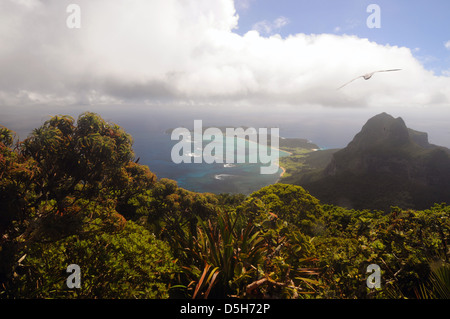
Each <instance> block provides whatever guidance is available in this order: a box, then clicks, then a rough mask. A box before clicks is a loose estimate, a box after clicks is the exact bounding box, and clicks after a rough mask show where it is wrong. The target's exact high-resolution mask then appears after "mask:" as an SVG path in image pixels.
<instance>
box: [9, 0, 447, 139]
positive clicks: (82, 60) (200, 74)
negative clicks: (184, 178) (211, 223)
mask: <svg viewBox="0 0 450 319" xmlns="http://www.w3.org/2000/svg"><path fill="white" fill-rule="evenodd" d="M70 4H76V5H77V6H78V8H80V12H79V16H78V15H75V13H77V12H75V11H71V10H69V12H68V11H67V9H68V6H69V5H70ZM371 4H376V5H377V8H378V9H379V10H376V11H370V12H368V10H367V9H368V7H369V5H371ZM448 12H450V2H449V1H448V0H431V1H418V0H409V1H406V0H389V1H388V0H371V1H360V0H358V1H356V0H333V1H331V0H328V1H325V0H317V1H304V0H278V1H274V0H234V1H233V0H96V1H89V0H70V1H69V0H1V1H0V74H1V77H0V116H3V118H6V117H9V118H10V117H13V114H14V113H15V112H20V110H24V108H25V107H28V108H31V109H32V110H33V112H31V113H27V112H25V113H27V114H29V116H32V115H31V114H32V113H33V114H34V112H36V113H37V112H39V110H41V109H43V108H44V107H47V106H55V107H58V110H60V111H59V113H64V110H66V109H73V108H77V107H79V108H80V110H83V111H84V110H85V109H86V108H95V107H99V106H101V107H105V106H106V107H107V106H109V105H115V106H121V107H123V108H131V107H135V106H139V107H141V108H145V109H147V110H151V109H152V108H153V109H161V108H162V109H164V108H167V109H172V108H178V109H179V110H181V111H182V112H189V110H191V109H197V110H198V109H199V110H202V109H203V110H205V112H206V111H208V112H214V111H215V110H218V111H219V110H223V109H224V108H226V109H227V110H230V111H232V112H253V114H256V115H257V116H260V117H264V116H267V117H269V116H279V117H280V119H279V120H280V121H282V120H283V119H282V117H283V116H282V115H283V114H286V118H289V119H290V120H292V114H298V116H301V115H302V116H303V118H304V120H305V121H309V124H311V121H314V120H317V119H318V118H327V119H328V122H327V125H324V124H322V125H321V126H322V129H323V127H325V126H329V127H333V129H336V128H338V127H339V125H337V124H336V123H333V122H332V120H333V119H336V118H346V119H348V118H350V119H352V118H354V119H355V123H356V122H358V123H357V125H358V126H361V125H362V123H361V120H362V118H365V120H367V119H368V117H369V116H373V115H375V114H377V113H379V112H382V111H386V112H388V113H391V114H392V115H394V116H402V117H403V118H404V119H407V120H409V122H411V125H409V126H413V127H414V128H419V129H421V128H423V129H424V130H427V131H429V132H430V133H431V134H434V135H433V136H434V137H435V139H436V141H437V142H439V143H440V144H441V145H442V144H445V143H447V144H446V145H448V146H450V142H449V141H450V131H449V129H448V125H447V123H448V119H450V118H449V116H450V33H449V32H448V31H449V30H450V21H449V19H448ZM375 13H376V14H377V16H374V15H373V14H375ZM368 19H370V21H371V22H377V23H379V24H377V26H379V27H375V28H370V27H369V26H368ZM374 19H375V20H374ZM68 22H79V23H80V24H79V28H78V25H76V24H75V27H74V28H73V26H74V25H73V24H70V23H69V24H68ZM393 68H399V69H402V70H401V71H399V72H391V73H377V74H375V75H374V77H373V78H372V79H370V80H368V81H364V80H363V79H358V80H357V81H354V82H352V83H351V84H350V85H348V86H346V87H344V88H343V89H341V90H337V88H338V87H340V86H341V85H342V84H344V83H346V82H348V81H350V80H351V79H354V78H356V77H358V76H360V75H363V74H366V73H369V72H372V71H376V70H384V69H393ZM268 114H272V115H268ZM274 114H275V115H274ZM0 122H1V118H0ZM340 123H341V124H342V125H343V126H348V120H346V121H343V122H340ZM407 124H409V123H407ZM354 125H356V124H354Z"/></svg>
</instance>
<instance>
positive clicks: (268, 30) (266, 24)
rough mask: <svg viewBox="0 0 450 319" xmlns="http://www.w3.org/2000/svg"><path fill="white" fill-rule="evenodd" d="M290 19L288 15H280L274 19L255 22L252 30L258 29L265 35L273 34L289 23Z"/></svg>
mask: <svg viewBox="0 0 450 319" xmlns="http://www.w3.org/2000/svg"><path fill="white" fill-rule="evenodd" d="M289 22H290V21H289V19H288V18H286V17H278V18H276V19H275V20H274V21H272V22H270V21H267V20H263V21H259V22H257V23H255V24H254V25H253V27H252V30H255V31H258V32H259V33H262V34H265V35H272V34H273V33H274V32H277V31H279V30H280V29H281V28H283V27H284V26H286V25H287V24H289Z"/></svg>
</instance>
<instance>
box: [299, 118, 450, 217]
mask: <svg viewBox="0 0 450 319" xmlns="http://www.w3.org/2000/svg"><path fill="white" fill-rule="evenodd" d="M296 184H298V185H301V186H303V187H305V188H306V189H308V190H309V191H310V192H311V194H312V195H314V196H316V197H318V198H319V199H320V200H321V201H323V202H325V203H330V204H336V205H340V206H345V207H348V208H355V209H365V208H369V209H381V210H389V209H390V207H391V206H399V207H401V208H404V209H408V208H411V209H424V208H429V207H431V206H432V205H433V204H434V203H442V202H447V203H450V150H449V149H447V148H445V147H441V146H437V145H433V144H430V143H429V141H428V135H427V133H423V132H418V131H415V130H412V129H410V128H408V127H407V126H406V124H405V122H404V121H403V119H402V118H394V117H392V116H391V115H389V114H386V113H382V114H379V115H377V116H375V117H373V118H371V119H370V120H369V121H367V123H366V124H365V125H364V126H363V128H362V130H361V132H359V133H358V134H357V135H356V136H355V137H354V139H353V140H352V141H351V142H350V143H349V144H348V146H347V147H346V148H344V149H342V150H340V151H337V152H335V153H334V154H333V156H332V157H331V161H330V163H329V164H328V165H327V166H326V167H325V168H324V169H322V170H320V171H318V172H312V173H309V174H305V175H304V176H301V177H300V178H299V179H298V180H297V182H296Z"/></svg>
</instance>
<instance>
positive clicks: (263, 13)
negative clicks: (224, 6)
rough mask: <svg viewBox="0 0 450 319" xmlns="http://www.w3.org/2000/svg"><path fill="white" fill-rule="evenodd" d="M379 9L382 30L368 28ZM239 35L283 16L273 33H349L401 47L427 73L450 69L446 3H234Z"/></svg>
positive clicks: (436, 0) (351, 0)
mask: <svg viewBox="0 0 450 319" xmlns="http://www.w3.org/2000/svg"><path fill="white" fill-rule="evenodd" d="M372 3H373V4H377V5H379V6H380V8H381V28H380V29H369V28H368V27H367V25H366V20H367V18H368V17H369V15H370V13H367V7H368V6H369V5H370V4H372ZM236 10H237V13H238V15H239V29H238V30H236V32H237V33H239V34H241V35H243V34H245V33H246V32H247V31H249V30H251V29H253V28H254V27H255V25H257V24H258V23H261V22H262V21H266V22H267V23H269V24H270V23H272V24H273V23H274V21H276V19H278V18H280V17H284V18H286V20H285V23H283V26H282V27H280V28H276V27H274V30H273V31H272V33H278V34H280V35H281V36H283V37H286V36H289V35H293V34H297V33H305V34H321V33H332V34H338V35H340V34H349V35H356V36H358V37H360V38H368V39H369V40H371V41H375V42H377V43H379V44H382V45H385V44H389V45H392V46H405V47H408V48H410V49H411V50H412V52H413V53H414V55H415V57H416V58H417V59H418V60H419V61H421V62H422V63H423V64H424V66H425V67H426V68H427V69H428V70H432V71H434V72H435V73H436V74H437V75H440V74H441V72H442V71H447V72H448V70H450V48H446V47H445V43H446V42H448V41H450V16H449V14H450V1H448V0H431V1H424V0H396V1H392V0H378V1H374V0H369V1H361V0H333V1H329V0H316V1H308V0H278V1H274V0H237V1H236Z"/></svg>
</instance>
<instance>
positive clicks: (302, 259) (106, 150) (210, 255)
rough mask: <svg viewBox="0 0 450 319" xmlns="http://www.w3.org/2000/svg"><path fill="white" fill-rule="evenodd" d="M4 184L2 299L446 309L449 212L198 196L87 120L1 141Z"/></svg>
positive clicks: (98, 121)
mask: <svg viewBox="0 0 450 319" xmlns="http://www.w3.org/2000/svg"><path fill="white" fill-rule="evenodd" d="M316 153H317V152H316ZM311 154H315V153H311ZM298 156H301V154H298ZM0 177H1V179H0V298H448V289H449V286H448V278H449V277H448V269H449V256H450V251H449V236H450V222H449V214H450V206H446V205H435V206H433V207H431V208H429V209H426V210H422V211H414V210H404V209H400V208H392V209H391V210H390V211H389V212H382V211H372V210H349V209H345V208H342V207H338V206H333V205H324V204H322V203H321V202H319V200H317V199H316V198H315V197H313V196H311V195H310V194H309V193H308V192H307V191H306V190H305V189H303V188H302V187H300V186H294V185H287V184H275V185H271V186H267V187H264V188H262V189H260V190H259V191H257V192H255V193H253V194H251V195H250V196H244V195H231V194H221V195H214V194H199V193H193V192H190V191H187V190H184V189H182V188H179V187H178V186H177V184H176V182H174V181H172V180H168V179H164V178H162V179H158V178H157V177H156V176H155V175H154V174H153V173H152V172H151V171H150V169H149V168H148V167H146V166H143V165H140V164H137V163H135V161H134V154H133V151H132V138H131V136H129V135H128V134H127V133H126V132H124V131H123V130H122V129H121V128H120V127H118V126H117V125H115V124H112V123H108V122H105V121H104V120H103V119H102V118H100V117H99V116H98V115H96V114H93V113H84V114H82V115H81V116H80V117H79V118H78V120H77V121H75V120H74V119H72V118H70V117H67V116H57V117H53V118H52V119H50V120H49V121H47V122H46V123H44V125H43V126H42V127H40V128H38V129H36V130H34V131H33V132H32V134H31V135H30V136H29V137H28V138H27V139H26V140H24V141H21V142H19V141H15V139H14V133H13V132H12V131H10V130H8V129H6V128H0ZM70 264H77V265H79V266H80V268H81V288H79V289H69V288H68V287H67V286H66V279H67V277H68V274H67V273H66V268H67V266H69V265H70ZM369 264H378V265H379V266H380V267H381V269H382V289H379V290H370V289H368V288H367V286H366V278H367V274H366V269H367V266H368V265H369Z"/></svg>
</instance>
